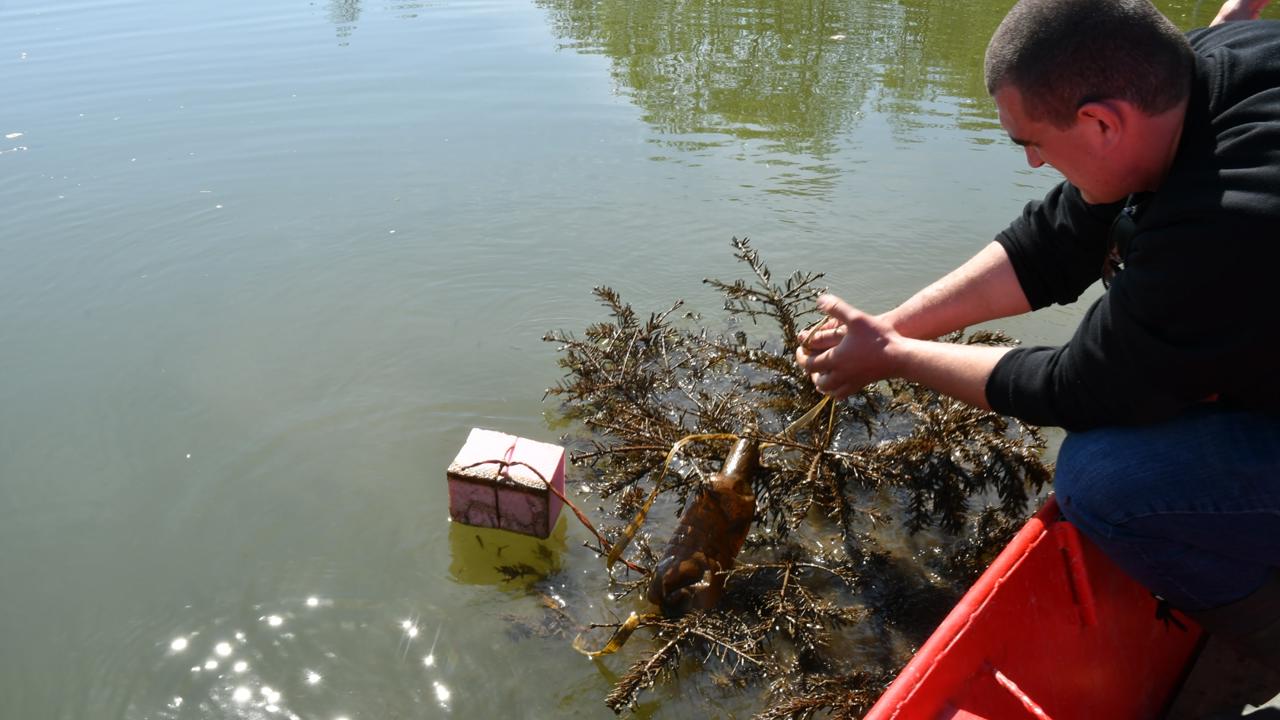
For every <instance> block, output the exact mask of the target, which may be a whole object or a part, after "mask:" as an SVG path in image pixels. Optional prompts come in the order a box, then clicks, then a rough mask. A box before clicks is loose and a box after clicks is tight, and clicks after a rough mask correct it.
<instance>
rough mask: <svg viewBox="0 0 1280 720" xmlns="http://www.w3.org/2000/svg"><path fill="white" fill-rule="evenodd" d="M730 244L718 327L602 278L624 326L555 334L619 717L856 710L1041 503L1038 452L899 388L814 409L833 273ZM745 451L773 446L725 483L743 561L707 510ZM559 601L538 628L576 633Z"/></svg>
mask: <svg viewBox="0 0 1280 720" xmlns="http://www.w3.org/2000/svg"><path fill="white" fill-rule="evenodd" d="M732 245H733V249H734V252H735V257H737V258H738V260H740V261H741V262H742V263H743V265H745V266H746V268H747V269H748V270H749V279H745V280H744V279H739V280H735V281H732V282H724V281H721V280H713V279H708V280H704V282H705V283H707V284H709V285H710V286H711V287H713V288H714V289H715V290H717V291H719V292H720V293H721V294H722V295H723V296H724V311H725V315H723V316H721V317H720V319H719V321H718V322H717V323H714V324H713V323H710V322H709V321H707V320H706V319H705V318H704V317H703V316H702V315H700V314H698V313H694V312H688V311H685V309H684V307H683V303H682V302H680V301H676V302H674V303H673V304H672V305H671V306H669V307H668V308H666V309H665V310H662V311H659V312H653V313H651V314H648V315H647V317H644V316H642V315H640V314H638V313H637V312H636V311H635V310H634V309H633V308H632V307H631V306H630V305H629V304H627V303H626V302H624V301H623V299H622V298H621V297H619V295H618V294H617V293H616V292H614V291H613V290H611V289H609V288H607V287H600V288H596V289H595V291H594V293H595V295H596V297H597V298H599V300H600V301H601V303H602V304H603V305H604V307H605V309H606V310H607V312H608V315H609V319H608V320H606V321H603V322H599V323H596V324H593V325H591V326H589V327H587V328H586V329H585V330H584V331H583V332H582V333H581V334H580V335H577V334H574V333H570V332H565V331H558V332H553V333H550V334H548V335H547V336H546V338H545V339H546V340H548V341H550V342H554V343H556V344H557V345H558V347H559V350H560V357H559V360H558V362H559V365H560V367H561V368H562V369H563V371H564V376H563V378H562V380H561V381H560V382H559V384H557V385H556V386H555V387H553V388H551V389H550V390H548V395H549V396H550V397H552V398H555V399H556V400H557V401H558V402H559V407H560V411H561V413H562V414H563V416H564V417H565V418H566V419H567V420H569V421H572V422H573V427H574V428H575V430H574V431H573V432H572V433H570V435H569V436H568V437H567V438H566V443H567V444H568V445H569V447H570V449H571V453H570V459H571V461H572V462H573V463H574V465H575V466H576V467H577V468H578V472H577V475H576V479H575V481H574V483H573V484H574V485H575V490H577V492H578V493H579V497H585V498H588V499H589V501H591V502H593V503H596V504H597V505H598V507H597V511H596V514H597V516H600V515H603V516H604V517H597V519H596V522H595V526H596V528H598V530H599V533H600V537H601V541H600V545H599V547H596V548H595V549H596V551H597V552H599V553H600V554H601V555H605V554H610V562H609V567H610V568H612V569H611V571H610V574H609V575H608V577H607V578H606V577H605V576H604V574H603V573H602V576H601V577H602V581H607V582H608V583H609V584H610V585H611V588H610V598H611V602H612V604H613V605H614V606H615V607H614V608H613V612H612V615H613V616H614V617H617V616H628V615H629V616H630V617H629V618H628V620H626V621H622V622H605V623H594V624H591V625H590V628H591V629H588V630H587V632H586V634H585V637H586V638H588V639H587V640H584V639H583V637H579V639H578V642H579V643H581V644H591V645H594V646H596V647H599V646H601V645H605V641H606V640H607V639H609V635H610V632H612V633H613V638H612V639H611V640H610V641H609V642H608V644H607V645H605V647H604V651H602V652H609V653H613V652H617V653H620V657H621V656H625V657H627V658H628V659H629V660H630V663H631V664H630V667H629V668H628V669H627V670H626V671H625V672H623V673H622V674H621V675H620V676H618V677H617V678H616V682H614V685H613V689H612V691H611V692H610V693H609V694H608V696H607V697H605V698H604V702H605V704H606V705H608V707H610V708H611V709H613V710H614V711H615V712H618V713H625V712H627V711H628V710H629V709H631V708H634V707H635V706H636V704H637V703H638V702H639V701H640V699H641V697H642V695H643V694H644V693H645V691H646V690H647V689H648V688H651V687H653V686H654V685H655V684H657V683H663V682H665V681H667V680H669V679H670V678H672V677H674V676H675V675H676V674H681V675H682V676H685V675H694V676H696V677H699V678H701V679H702V680H703V681H704V682H705V683H707V686H708V687H713V688H716V689H717V691H718V692H721V693H736V694H741V695H744V696H746V695H750V696H752V697H754V698H756V700H755V702H754V707H756V708H757V709H758V714H757V717H759V718H769V719H773V718H810V717H815V716H823V717H834V718H856V717H861V715H862V714H863V713H864V712H865V711H866V710H867V709H868V708H869V707H870V706H871V704H872V703H874V701H875V699H876V698H877V697H878V696H879V695H880V693H881V692H882V691H883V689H884V688H885V686H886V685H887V684H888V682H889V681H890V680H891V679H892V678H893V676H894V675H895V674H896V672H897V671H898V670H899V669H900V668H901V666H902V665H903V664H904V663H905V662H906V661H907V660H908V659H909V657H910V654H911V652H912V651H913V650H914V648H915V647H917V646H918V645H919V644H920V643H921V642H922V641H923V640H924V639H925V638H926V637H927V636H928V634H929V632H931V630H932V629H933V627H934V626H935V625H936V624H937V623H938V622H939V621H940V620H941V619H942V617H943V616H944V615H945V614H946V612H947V610H948V609H949V608H950V607H951V605H952V604H953V603H954V602H955V600H956V599H957V598H958V597H959V595H960V594H961V593H962V592H963V591H964V589H966V588H967V586H968V585H969V584H970V583H971V582H972V580H973V579H974V578H976V577H977V575H978V574H979V573H980V572H981V570H982V569H983V568H984V567H985V566H986V564H987V563H988V562H990V560H991V559H992V558H993V557H994V555H995V553H997V552H998V551H999V549H1000V548H1001V547H1002V546H1003V544H1004V543H1005V542H1006V541H1007V540H1008V538H1009V537H1011V536H1012V534H1013V532H1014V531H1015V530H1016V529H1017V528H1018V527H1019V526H1020V525H1021V524H1022V522H1023V521H1024V520H1025V519H1026V516H1027V515H1028V513H1029V511H1030V509H1031V505H1032V503H1033V501H1036V500H1038V499H1039V498H1040V496H1041V494H1042V491H1043V489H1044V488H1045V486H1046V485H1047V483H1048V481H1049V478H1050V472H1049V468H1048V467H1047V466H1046V465H1045V463H1044V462H1043V460H1042V451H1043V449H1044V446H1045V443H1044V439H1043V438H1042V436H1041V435H1040V433H1039V431H1038V430H1037V429H1036V428H1034V427H1031V426H1027V425H1025V424H1022V423H1020V422H1019V421H1017V420H1014V419H1011V418H1006V417H1002V416H1000V415H997V414H994V413H991V412H988V411H983V410H979V409H976V408H973V407H970V406H967V405H965V404H963V403H960V402H958V401H954V400H952V399H950V398H947V397H945V396H941V395H938V394H936V393H934V392H932V391H930V390H928V389H926V388H923V387H920V386H918V385H914V384H910V383H906V382H898V381H889V382H883V383H877V384H874V385H871V386H869V387H867V388H865V389H863V390H862V391H861V392H859V393H858V394H856V395H854V396H852V397H850V398H849V399H847V400H845V401H842V402H832V403H829V404H828V405H827V406H824V407H823V408H820V409H819V410H820V411H818V412H812V413H809V411H811V410H814V409H815V407H816V406H818V405H819V403H820V402H821V401H822V396H821V395H819V394H818V393H817V392H816V391H815V390H814V389H813V386H812V384H811V383H810V382H809V379H808V378H807V377H806V376H805V374H804V373H803V371H801V370H800V369H799V368H798V367H796V365H795V363H794V361H793V357H794V351H795V349H796V346H797V344H798V342H799V341H800V338H801V337H802V333H803V329H804V328H805V327H806V325H808V324H812V323H814V322H816V321H817V320H819V319H820V318H819V316H818V315H817V314H816V311H815V310H814V302H815V300H816V298H817V296H818V295H819V294H821V292H822V288H820V287H817V283H818V281H819V280H820V279H821V277H822V276H821V275H820V274H812V273H801V272H796V273H793V274H792V275H790V276H788V277H787V278H786V279H785V280H783V281H782V282H781V283H778V282H775V280H774V278H773V276H772V274H771V273H770V271H769V269H768V268H767V266H766V265H765V264H764V262H763V261H762V260H761V258H760V256H759V254H758V253H757V251H756V250H755V249H753V248H752V247H751V245H750V243H749V242H748V241H747V240H746V239H745V238H744V239H741V240H739V239H737V238H734V239H733V240H732ZM948 340H950V341H952V342H964V343H987V344H1008V343H1009V342H1010V341H1009V339H1008V338H1006V337H1004V336H1002V335H999V334H997V333H991V332H978V333H973V334H970V335H968V336H967V337H961V336H959V335H957V336H955V337H951V338H948ZM806 413H809V415H807V416H806ZM802 417H804V420H803V422H802V423H799V426H798V427H797V426H794V425H793V423H796V421H797V419H799V418H802ZM810 418H812V419H811V420H810ZM789 426H790V427H789ZM689 435H711V436H720V439H710V440H693V441H685V442H682V439H684V438H686V437H687V436H689ZM742 438H745V439H747V440H748V441H749V443H750V444H751V445H752V446H753V447H755V446H758V448H759V449H758V461H756V458H753V459H752V463H750V464H749V465H746V464H743V467H744V468H746V469H748V470H749V471H750V472H749V473H747V474H745V475H744V474H742V473H743V472H745V471H744V470H740V468H738V467H737V465H735V466H734V469H733V471H732V472H731V471H729V470H726V471H725V473H724V474H725V475H730V474H734V475H735V477H734V480H735V481H738V482H739V483H740V484H739V486H738V491H736V495H735V498H736V499H735V500H734V501H733V502H734V503H736V504H734V505H732V507H733V508H738V509H737V510H734V511H733V512H737V513H738V514H742V513H744V512H747V513H748V515H749V518H750V520H749V531H748V532H747V534H746V536H745V543H741V540H738V539H736V538H735V539H733V540H731V541H729V542H728V545H729V546H734V545H735V544H738V543H741V552H740V554H739V551H738V548H737V547H736V546H734V547H731V549H730V550H729V551H726V550H725V549H724V548H723V547H721V546H722V545H724V544H725V543H724V542H722V541H720V540H719V539H718V536H719V532H718V527H719V526H717V525H715V523H717V522H729V521H728V520H715V519H711V520H708V519H707V518H713V517H718V516H714V514H708V513H706V512H701V511H698V510H697V505H698V503H699V502H703V503H706V502H708V500H707V498H708V497H709V493H711V492H712V491H713V488H714V487H716V485H714V484H713V483H712V482H711V478H713V477H714V476H717V473H718V471H720V470H721V469H722V468H721V466H722V464H724V463H725V458H726V456H727V455H728V454H729V450H730V445H732V444H734V441H735V439H742ZM737 442H738V445H739V446H741V445H742V442H741V440H738V441H737ZM673 448H675V449H676V451H675V452H673ZM668 460H669V462H668ZM748 482H749V484H750V487H749V488H748V487H746V486H745V485H744V484H742V483H748ZM566 489H567V488H566ZM651 497H656V498H657V500H656V501H654V500H652V499H649V500H648V501H646V498H651ZM743 498H750V501H749V503H751V502H753V503H754V513H753V514H751V513H749V512H748V511H749V509H750V507H751V505H750V504H749V503H748V504H747V505H745V506H744V505H742V503H743V502H744V500H743ZM580 502H581V503H582V504H586V502H587V501H586V500H583V501H580ZM651 503H653V507H652V508H650V507H649V505H650V504H651ZM743 507H745V508H747V510H742V509H741V508H743ZM691 508H692V509H691ZM726 512H727V511H726ZM682 514H684V518H683V519H681V520H680V531H679V533H680V534H679V535H678V538H677V539H675V540H672V541H671V542H670V543H668V539H669V538H671V537H672V534H673V532H675V530H674V528H676V518H678V517H680V516H681V515H682ZM646 516H647V519H646ZM632 534H634V537H631V536H632ZM663 546H666V547H667V550H665V551H664V552H663V554H662V555H661V556H660V555H659V553H658V552H656V551H655V550H654V548H655V547H663ZM624 549H625V552H624ZM611 550H612V551H613V552H612V553H610V551H611ZM703 550H705V553H704V552H703ZM618 555H622V558H621V562H620V563H618V564H614V563H613V562H612V560H613V559H614V558H616V557H617V556H618ZM735 555H736V556H737V557H736V560H735V558H734V556H735ZM655 568H656V569H657V571H656V572H655V571H654V569H655ZM646 570H647V572H646ZM646 598H648V600H646ZM649 601H652V602H654V603H656V604H657V605H658V607H657V608H655V607H654V606H653V605H650V604H649ZM544 604H545V605H546V607H547V612H548V613H551V614H553V615H554V617H550V616H549V617H548V618H547V619H545V620H544V621H543V622H541V623H540V624H539V625H538V627H537V628H535V631H537V632H538V633H539V634H564V635H567V634H569V632H571V631H573V630H574V627H573V626H574V622H573V621H572V619H570V618H569V617H568V614H567V613H566V612H565V610H564V609H562V608H561V607H559V606H557V605H556V603H544ZM633 633H634V635H633ZM646 636H647V637H646ZM628 637H631V638H632V639H631V641H630V643H628V644H627V646H626V647H625V648H622V647H621V646H622V643H623V642H626V641H627V638H628ZM642 638H644V639H643V641H642ZM602 652H598V653H595V654H602Z"/></svg>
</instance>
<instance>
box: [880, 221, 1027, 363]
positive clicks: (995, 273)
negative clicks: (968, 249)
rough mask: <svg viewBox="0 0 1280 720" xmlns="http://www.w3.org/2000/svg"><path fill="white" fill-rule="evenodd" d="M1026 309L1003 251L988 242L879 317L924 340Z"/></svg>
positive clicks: (907, 335)
mask: <svg viewBox="0 0 1280 720" xmlns="http://www.w3.org/2000/svg"><path fill="white" fill-rule="evenodd" d="M1030 310H1031V304H1030V303H1029V302H1027V296H1026V294H1025V293H1024V292H1023V291H1022V285H1021V284H1020V283H1019V282H1018V276H1017V274H1016V273H1015V272H1014V270H1013V264H1012V263H1011V262H1010V261H1009V255H1008V253H1006V252H1005V250H1004V248H1003V247H1001V246H1000V244H999V243H995V242H992V243H991V244H989V245H987V246H986V247H985V248H983V249H982V250H980V251H979V252H978V254H977V255H974V256H973V257H972V258H970V259H969V260H968V261H967V262H965V263H964V264H963V265H961V266H960V267H958V268H956V269H955V270H953V271H951V272H950V273H948V274H947V275H945V276H944V277H943V278H942V279H940V280H938V281H937V282H935V283H933V284H932V285H930V286H928V287H926V288H925V289H923V290H921V291H920V292H918V293H916V294H915V295H913V296H912V297H911V298H910V299H909V300H907V301H906V302H904V303H902V304H901V305H899V306H898V307H896V308H894V309H893V310H890V311H889V312H887V313H885V314H884V315H881V318H883V319H884V320H885V321H887V322H888V323H889V324H890V325H892V326H893V328H894V329H895V330H897V331H898V332H899V333H901V334H902V335H904V336H906V337H909V338H917V339H928V338H936V337H941V336H942V335H946V334H947V333H949V332H954V331H956V330H960V329H963V328H966V327H969V326H970V325H975V324H977V323H981V322H986V321H988V320H995V319H997V318H1002V317H1009V316H1011V315H1021V314H1022V313H1025V312H1029V311H1030Z"/></svg>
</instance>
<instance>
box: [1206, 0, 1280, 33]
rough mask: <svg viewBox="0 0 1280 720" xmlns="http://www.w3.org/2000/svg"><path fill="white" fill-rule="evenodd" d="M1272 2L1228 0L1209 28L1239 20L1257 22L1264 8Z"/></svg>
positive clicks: (1262, 0) (1265, 0)
mask: <svg viewBox="0 0 1280 720" xmlns="http://www.w3.org/2000/svg"><path fill="white" fill-rule="evenodd" d="M1269 2H1271V0H1227V1H1226V2H1224V3H1222V7H1221V8H1219V9H1218V15H1217V17H1215V18H1214V19H1213V22H1211V23H1209V26H1210V27H1212V26H1214V25H1220V24H1222V23H1224V22H1235V21H1237V20H1257V19H1258V16H1259V15H1261V14H1262V8H1264V7H1266V6H1267V3H1269Z"/></svg>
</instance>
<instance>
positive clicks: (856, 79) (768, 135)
mask: <svg viewBox="0 0 1280 720" xmlns="http://www.w3.org/2000/svg"><path fill="white" fill-rule="evenodd" d="M537 2H538V5H539V6H541V7H544V8H546V9H547V10H548V11H549V12H550V14H551V18H552V20H551V22H552V26H553V28H554V30H555V32H556V33H557V34H558V35H559V36H561V37H562V38H563V39H564V40H565V41H566V44H567V45H568V46H569V47H572V48H575V49H577V50H579V51H581V52H587V53H602V54H604V55H607V56H609V57H610V59H611V60H612V74H613V78H614V81H615V82H616V83H617V84H618V85H620V86H621V87H622V88H623V89H624V91H625V92H626V93H627V94H628V95H629V96H630V97H631V98H632V99H633V100H634V102H636V103H637V104H638V105H639V106H640V107H641V108H642V109H643V110H644V118H645V120H647V121H648V122H649V123H650V124H651V125H653V127H654V128H655V129H656V130H658V131H659V132H660V133H662V134H663V139H662V143H663V144H664V145H666V146H667V147H669V148H672V149H675V150H679V151H680V152H681V153H682V154H687V153H692V154H693V155H695V156H696V155H697V152H698V151H699V150H701V149H705V148H709V147H717V146H723V145H725V144H728V143H730V142H732V141H735V140H736V141H749V142H750V141H756V142H758V148H759V149H758V150H757V151H756V152H754V153H745V154H744V156H749V157H764V156H768V155H770V154H775V153H776V154H781V155H808V156H812V157H814V158H819V159H822V158H826V157H829V156H830V155H831V154H832V153H834V152H836V151H837V150H838V149H839V146H840V142H841V138H842V136H844V135H846V134H847V133H848V132H849V131H850V129H851V126H853V125H855V124H857V123H858V122H859V121H860V120H861V119H862V118H863V117H865V114H866V113H867V112H869V111H871V110H874V111H875V112H879V113H885V112H887V113H888V114H890V115H891V116H892V117H894V118H895V119H899V120H903V119H905V120H908V122H903V123H901V124H900V129H901V130H902V131H903V132H907V133H909V132H910V131H911V130H913V129H918V128H919V127H921V123H920V122H919V121H918V119H917V117H918V116H924V117H925V118H928V117H930V116H931V115H944V116H947V117H948V118H949V120H948V121H949V122H953V123H957V124H959V125H960V126H962V127H963V126H964V124H965V123H977V124H978V127H981V128H988V127H989V126H990V123H991V122H993V121H994V119H995V112H994V108H992V107H991V104H990V101H989V100H988V99H987V96H986V92H985V89H984V88H983V85H982V77H981V57H982V52H983V50H984V48H985V46H986V38H987V37H988V36H989V35H990V32H991V31H992V30H993V29H994V28H995V25H996V24H997V22H998V21H999V14H998V9H999V8H1001V7H1003V6H1004V5H1006V4H1007V3H1004V2H1002V1H1001V0H983V1H982V2H979V3H954V2H945V1H943V0H904V2H901V3H882V2H852V3H831V2H825V1H823V0H807V1H803V2H786V3H777V2H768V1H766V0H736V1H735V2H730V3H722V2H711V1H710V0H695V1H694V2H686V3H635V2H625V1H623V0H615V1H611V2H594V1H590V0H537ZM975 4H976V5H977V7H975ZM944 97H945V98H952V99H957V100H959V101H960V102H959V103H958V105H957V106H955V107H952V106H945V105H944V106H937V105H936V101H937V100H938V99H939V98H944ZM984 121H985V124H984ZM677 136H679V137H677ZM744 147H745V145H744ZM821 170H825V171H829V172H832V173H833V174H834V173H835V172H837V169H836V168H822V169H821ZM821 170H820V171H819V172H821Z"/></svg>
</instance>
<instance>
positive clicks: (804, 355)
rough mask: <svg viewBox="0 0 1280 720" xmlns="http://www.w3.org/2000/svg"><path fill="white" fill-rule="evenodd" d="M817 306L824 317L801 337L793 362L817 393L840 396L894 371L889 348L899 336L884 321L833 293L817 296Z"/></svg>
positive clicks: (850, 393) (838, 397) (845, 395)
mask: <svg viewBox="0 0 1280 720" xmlns="http://www.w3.org/2000/svg"><path fill="white" fill-rule="evenodd" d="M818 309H819V310H821V311H822V312H824V313H826V314H827V320H826V321H824V322H822V323H820V324H819V325H818V326H817V327H816V328H814V329H813V330H810V331H809V332H808V333H806V334H805V336H803V337H801V339H800V340H801V345H800V347H799V348H798V349H796V363H797V364H798V365H799V366H800V367H801V368H803V369H804V370H805V371H806V372H808V373H809V378H810V379H812V380H813V386H814V388H816V389H817V390H818V392H820V393H822V394H824V395H830V396H832V397H834V398H836V399H843V398H846V397H848V396H850V395H852V394H854V393H856V392H858V391H859V390H861V389H862V388H863V387H865V386H866V385H868V384H869V383H873V382H876V381H877V380H883V379H885V378H888V377H893V376H894V375H895V374H896V368H895V366H894V363H893V361H892V359H891V353H890V350H891V347H892V346H893V344H894V342H895V341H896V340H898V339H900V338H901V336H900V335H898V333H897V332H896V331H895V330H894V329H893V328H892V327H891V326H890V325H889V324H888V323H887V322H885V321H884V320H881V319H880V318H877V317H874V316H871V315H868V314H866V313H864V312H862V311H860V310H858V309H857V308H854V307H853V306H851V305H849V304H848V303H846V302H845V301H844V300H841V299H840V298H838V297H836V296H835V295H823V296H822V297H820V298H818Z"/></svg>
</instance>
